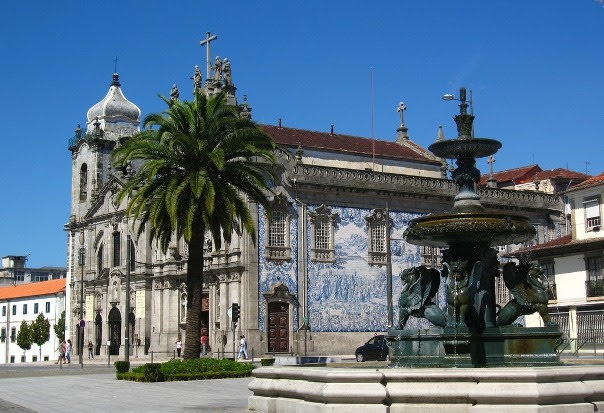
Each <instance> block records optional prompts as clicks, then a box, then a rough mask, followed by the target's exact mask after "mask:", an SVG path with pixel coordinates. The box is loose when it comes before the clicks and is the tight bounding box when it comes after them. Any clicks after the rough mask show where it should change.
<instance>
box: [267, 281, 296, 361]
mask: <svg viewBox="0 0 604 413" xmlns="http://www.w3.org/2000/svg"><path fill="white" fill-rule="evenodd" d="M263 295H264V298H265V299H266V304H267V305H266V307H265V308H266V314H267V317H266V319H267V323H266V332H267V334H268V340H267V341H268V343H267V344H268V348H267V351H268V352H270V353H272V352H275V353H286V352H289V351H290V350H291V346H290V344H291V343H290V341H291V340H290V339H291V337H290V331H291V330H292V324H293V317H292V311H293V307H294V303H295V302H296V297H295V296H294V295H293V294H291V293H290V292H289V289H288V288H287V286H286V285H285V284H283V283H281V282H279V283H277V284H275V285H274V286H273V287H272V288H271V290H270V292H268V293H264V294H263Z"/></svg>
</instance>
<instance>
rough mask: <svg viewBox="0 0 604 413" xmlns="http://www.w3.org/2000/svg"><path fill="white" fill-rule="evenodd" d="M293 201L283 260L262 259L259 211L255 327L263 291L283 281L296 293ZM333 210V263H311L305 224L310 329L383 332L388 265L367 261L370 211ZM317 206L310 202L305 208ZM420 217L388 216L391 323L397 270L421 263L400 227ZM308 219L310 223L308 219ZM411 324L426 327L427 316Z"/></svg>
mask: <svg viewBox="0 0 604 413" xmlns="http://www.w3.org/2000/svg"><path fill="white" fill-rule="evenodd" d="M289 201H291V206H290V209H289V214H290V228H289V231H290V241H291V256H292V257H291V260H288V261H285V262H276V261H270V260H267V259H266V258H265V254H264V246H265V245H266V236H267V233H266V218H265V215H264V214H265V211H264V209H263V208H262V207H261V208H260V210H259V213H260V216H259V218H260V219H259V224H258V245H259V248H258V251H259V253H258V270H259V281H258V282H259V286H258V287H259V297H258V306H259V308H258V314H259V319H258V322H259V328H260V330H261V331H265V328H266V325H265V322H266V321H265V319H266V314H265V311H266V310H265V309H266V307H265V299H264V295H263V294H265V293H267V292H269V291H270V290H271V288H272V287H273V286H275V285H276V284H277V283H279V282H281V283H283V284H285V285H286V286H287V287H288V289H289V291H290V293H292V294H294V295H297V291H298V282H299V278H298V277H301V276H302V274H303V271H300V268H299V267H298V265H297V263H298V254H301V253H302V252H301V251H298V244H297V238H298V237H297V227H298V216H297V210H296V208H295V202H294V201H293V200H289ZM327 206H328V207H329V209H330V210H331V212H332V213H335V214H337V220H336V223H335V228H334V244H335V252H336V261H335V262H334V263H320V262H312V261H311V254H310V248H311V246H312V242H311V228H310V226H308V227H307V228H306V238H307V242H306V245H307V246H308V248H307V250H306V251H305V254H306V259H305V260H304V262H305V265H306V266H307V274H308V280H307V282H308V287H307V288H308V316H309V324H310V328H311V329H312V331H315V332H351V331H360V332H361V331H362V332H365V331H385V330H386V328H387V325H386V324H387V302H386V267H385V266H375V265H369V263H368V242H369V239H368V233H367V223H366V220H365V218H367V217H368V216H370V214H371V213H372V210H371V209H368V208H348V207H342V206H337V205H327ZM318 207H319V205H309V207H308V212H312V211H314V210H315V209H316V208H318ZM418 216H420V214H417V213H413V212H402V211H390V218H391V220H392V228H391V234H390V236H391V239H392V242H391V251H392V274H393V276H392V279H393V308H394V318H395V323H396V321H397V320H398V314H397V310H396V309H397V303H398V297H399V295H400V291H401V281H400V277H399V274H400V272H401V271H402V270H403V269H405V268H409V267H412V266H417V265H420V263H421V255H420V248H419V247H418V246H416V245H411V244H408V243H406V242H405V241H404V240H403V232H404V231H405V229H406V228H407V226H408V224H409V221H410V220H412V219H414V218H416V217H418ZM307 222H309V221H308V220H307ZM440 290H441V291H439V295H438V304H439V305H440V306H441V307H442V308H444V306H445V303H444V296H445V294H444V283H441V289H440ZM297 325H298V314H297V309H294V314H293V326H294V330H295V329H296V328H297ZM407 325H408V326H409V327H411V328H414V327H424V326H427V322H425V320H417V319H413V318H411V319H410V320H409V322H408V324H407Z"/></svg>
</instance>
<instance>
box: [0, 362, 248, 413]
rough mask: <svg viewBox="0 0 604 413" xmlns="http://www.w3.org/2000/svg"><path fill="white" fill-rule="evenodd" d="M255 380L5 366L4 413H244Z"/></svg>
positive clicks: (0, 373) (0, 382) (0, 403)
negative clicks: (134, 376)
mask: <svg viewBox="0 0 604 413" xmlns="http://www.w3.org/2000/svg"><path fill="white" fill-rule="evenodd" d="M251 380H252V379H251V377H248V378H241V379H220V380H197V381H187V382H183V381H180V382H167V383H137V382H129V381H121V380H116V379H115V369H114V368H113V367H111V368H107V367H106V365H105V366H100V365H87V366H84V369H81V368H80V366H79V365H78V364H73V363H72V364H71V365H67V366H63V369H59V368H58V366H55V365H54V364H52V365H46V366H44V365H37V366H35V367H34V366H31V365H29V366H27V367H26V366H15V365H0V388H1V389H2V391H1V392H0V412H2V413H4V412H6V413H55V412H56V413H59V412H60V413H65V412H69V411H77V412H85V413H94V412H103V413H106V412H124V413H128V412H146V413H147V412H148V413H151V412H162V413H164V412H165V413H171V412H178V413H188V412H245V411H246V410H247V398H248V396H249V395H251V392H250V391H249V390H248V389H247V385H248V383H249V382H250V381H251Z"/></svg>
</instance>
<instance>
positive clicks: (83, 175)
mask: <svg viewBox="0 0 604 413" xmlns="http://www.w3.org/2000/svg"><path fill="white" fill-rule="evenodd" d="M87 194H88V166H87V165H86V164H85V163H84V164H82V166H81V167H80V201H85V200H86V196H87Z"/></svg>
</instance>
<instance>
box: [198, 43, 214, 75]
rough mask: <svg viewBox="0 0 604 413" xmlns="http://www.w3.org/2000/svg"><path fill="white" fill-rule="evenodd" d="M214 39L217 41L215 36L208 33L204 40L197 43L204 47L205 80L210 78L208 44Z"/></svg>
mask: <svg viewBox="0 0 604 413" xmlns="http://www.w3.org/2000/svg"><path fill="white" fill-rule="evenodd" d="M216 39H218V36H217V35H215V34H213V35H210V32H206V38H205V39H202V40H201V41H200V42H199V45H200V46H203V45H204V44H205V45H206V79H209V78H210V42H211V41H212V40H216Z"/></svg>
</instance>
